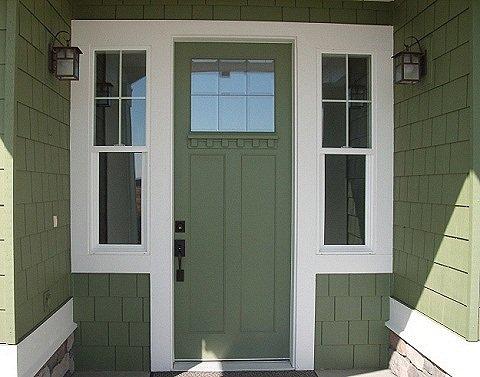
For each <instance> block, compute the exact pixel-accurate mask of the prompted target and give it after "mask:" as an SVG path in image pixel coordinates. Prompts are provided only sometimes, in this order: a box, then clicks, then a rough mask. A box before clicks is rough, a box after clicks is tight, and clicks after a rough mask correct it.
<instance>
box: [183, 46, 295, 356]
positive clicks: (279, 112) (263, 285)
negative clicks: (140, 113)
mask: <svg viewBox="0 0 480 377" xmlns="http://www.w3.org/2000/svg"><path fill="white" fill-rule="evenodd" d="M212 59H213V60H215V59H217V60H218V61H219V62H220V63H215V62H213V63H212ZM221 59H224V60H221ZM226 59H233V60H235V59H236V60H238V61H236V62H234V63H232V62H231V61H229V62H227V63H225V60H226ZM291 59H292V56H291V45H287V44H244V43H176V45H175V98H174V99H175V130H174V132H175V134H174V137H175V141H174V147H175V161H174V169H175V174H174V177H175V178H174V179H175V198H174V199H175V219H176V220H185V233H176V234H175V238H176V239H184V240H185V241H186V257H185V258H183V259H182V268H183V269H184V271H185V279H184V281H176V282H175V313H174V322H175V358H176V359H177V360H179V359H181V360H201V359H203V360H207V359H208V360H211V359H217V360H218V359H261V358H269V359H273V358H289V352H290V351H289V349H290V285H291V202H292V191H291V187H292V172H291V166H292V137H291V135H292V113H291V106H292V64H291ZM272 60H273V64H274V67H275V68H274V88H275V89H274V98H275V103H274V117H275V123H274V128H275V130H274V132H249V130H248V127H249V124H251V125H253V127H254V128H257V127H259V128H260V129H267V130H271V129H272V128H273V126H272V127H269V126H268V124H267V123H266V122H268V121H269V120H270V121H271V119H272V117H271V116H270V115H268V114H269V109H268V108H267V106H263V107H264V108H263V109H262V106H260V107H259V106H258V105H257V107H255V106H250V105H248V102H249V101H251V103H254V104H255V103H256V104H262V103H265V104H268V102H269V101H270V100H272V99H273V96H272V93H270V92H269V90H270V89H269V88H271V86H272V85H273V84H272V83H271V82H270V81H269V80H271V76H268V75H266V74H264V73H265V72H269V69H270V68H268V67H271V66H272ZM215 64H216V66H217V67H233V68H231V70H229V69H230V68H228V69H227V68H222V69H219V70H218V72H217V73H215V72H214V73H213V74H212V72H210V71H208V70H209V69H210V68H208V67H209V66H212V65H215ZM249 66H251V67H253V68H252V69H253V70H254V73H253V74H252V75H250V76H249V77H248V80H245V88H243V87H242V85H238V82H240V81H241V80H242V77H241V72H240V74H239V73H238V72H235V71H234V70H235V69H236V68H235V67H247V68H245V70H248V67H249ZM192 69H193V70H195V72H201V73H202V74H203V72H204V71H206V72H207V74H205V75H204V76H202V77H201V78H200V79H198V80H197V81H196V82H195V89H194V91H195V94H196V93H197V92H198V93H200V94H202V93H204V94H203V97H198V98H193V97H192V96H191V85H192V84H191V80H190V77H191V71H192ZM242 69H243V68H242ZM255 70H256V71H255ZM245 72H246V71H245ZM246 74H248V73H246ZM216 75H217V76H216ZM255 75H257V76H262V75H263V76H262V80H263V81H255ZM216 77H218V83H219V84H218V85H217V84H216V81H215V80H217V79H216ZM230 78H232V80H229V79H230ZM212 80H213V81H212ZM252 80H253V81H252ZM254 84H257V87H255V86H254ZM235 85H237V86H236V87H235ZM219 87H221V88H222V89H221V90H230V89H229V88H230V87H234V88H233V89H234V90H240V92H241V91H242V90H243V91H244V92H245V93H248V91H249V90H250V91H251V92H252V93H253V94H252V97H248V95H247V96H244V97H241V96H240V97H235V96H238V93H233V94H228V95H227V96H224V97H221V98H220V97H218V102H217V103H218V104H219V105H218V107H215V106H216V105H215V101H216V99H215V98H214V96H215V90H217V88H219ZM225 88H227V89H225ZM239 88H240V89H239ZM262 91H263V92H262ZM205 93H206V94H205ZM240 94H241V93H240ZM256 96H259V97H256ZM260 96H261V97H260ZM191 101H195V102H194V103H193V107H194V109H193V111H194V116H195V117H199V118H197V119H195V122H194V125H193V128H197V129H198V128H202V129H211V130H215V129H224V130H234V129H240V130H242V132H231V131H224V132H218V131H215V132H192V131H191ZM232 101H233V102H232ZM226 103H227V104H228V103H230V105H229V106H227V107H224V105H225V104H226ZM243 104H245V106H246V107H244V108H242V106H243ZM234 105H235V106H234ZM215 108H217V109H218V111H219V113H217V114H212V112H211V111H210V112H209V111H208V109H215ZM225 108H226V109H227V112H222V111H223V110H222V109H225ZM255 109H256V110H255ZM253 111H255V112H253ZM265 114H267V115H265ZM243 116H245V118H242V119H239V118H240V117H243ZM215 122H218V123H217V124H215ZM249 122H250V123H249ZM219 125H220V126H219ZM175 268H178V261H177V260H176V262H175ZM173 273H174V277H175V271H174V272H173Z"/></svg>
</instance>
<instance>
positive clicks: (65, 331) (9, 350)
mask: <svg viewBox="0 0 480 377" xmlns="http://www.w3.org/2000/svg"><path fill="white" fill-rule="evenodd" d="M76 328H77V325H76V324H75V323H74V322H73V299H70V300H69V301H68V302H67V303H65V305H63V306H62V307H61V308H60V309H58V310H57V311H56V312H55V313H54V314H53V315H52V316H51V317H50V318H48V319H47V320H46V321H45V322H44V323H42V324H41V325H40V326H39V327H38V328H37V329H35V331H33V332H32V333H31V334H30V335H29V336H27V337H26V338H25V339H23V340H22V341H21V342H20V343H18V344H15V345H9V344H0V368H1V371H0V374H1V375H2V376H4V377H32V376H34V375H35V373H37V372H38V371H39V370H40V368H41V367H42V366H43V365H44V364H45V363H46V362H47V361H48V359H50V357H51V356H52V355H53V354H54V352H55V351H56V350H57V349H58V348H59V347H60V346H61V345H62V343H63V342H64V341H65V340H66V339H67V338H68V337H69V336H70V335H71V334H72V333H73V331H75V329H76Z"/></svg>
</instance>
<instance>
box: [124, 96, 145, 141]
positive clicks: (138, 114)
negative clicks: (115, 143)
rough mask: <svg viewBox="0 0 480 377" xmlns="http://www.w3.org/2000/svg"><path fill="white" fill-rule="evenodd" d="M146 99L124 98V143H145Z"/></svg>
mask: <svg viewBox="0 0 480 377" xmlns="http://www.w3.org/2000/svg"><path fill="white" fill-rule="evenodd" d="M145 113H146V110H145V100H144V99H135V100H125V99H124V100H122V144H123V145H145Z"/></svg>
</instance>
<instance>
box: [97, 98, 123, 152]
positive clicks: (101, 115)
mask: <svg viewBox="0 0 480 377" xmlns="http://www.w3.org/2000/svg"><path fill="white" fill-rule="evenodd" d="M108 101H109V106H105V104H104V100H95V102H96V106H95V145H117V144H118V142H119V140H118V137H119V135H118V124H119V122H118V100H117V99H115V100H114V99H110V100H108Z"/></svg>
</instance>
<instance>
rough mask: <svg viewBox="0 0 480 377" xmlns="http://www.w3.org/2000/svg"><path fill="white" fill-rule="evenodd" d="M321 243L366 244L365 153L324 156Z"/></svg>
mask: <svg viewBox="0 0 480 377" xmlns="http://www.w3.org/2000/svg"><path fill="white" fill-rule="evenodd" d="M324 243H325V245H364V244H365V156H358V155H326V156H325V228H324Z"/></svg>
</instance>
